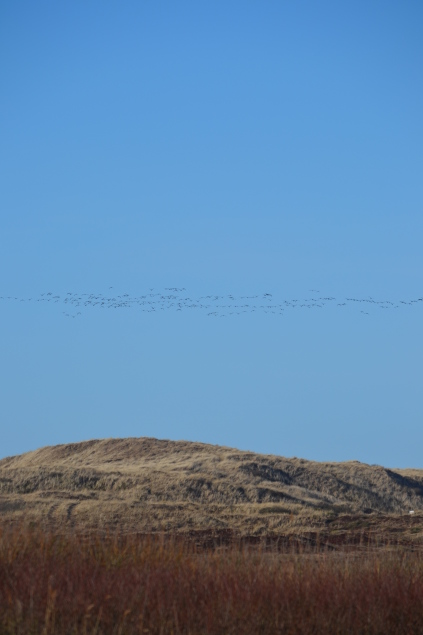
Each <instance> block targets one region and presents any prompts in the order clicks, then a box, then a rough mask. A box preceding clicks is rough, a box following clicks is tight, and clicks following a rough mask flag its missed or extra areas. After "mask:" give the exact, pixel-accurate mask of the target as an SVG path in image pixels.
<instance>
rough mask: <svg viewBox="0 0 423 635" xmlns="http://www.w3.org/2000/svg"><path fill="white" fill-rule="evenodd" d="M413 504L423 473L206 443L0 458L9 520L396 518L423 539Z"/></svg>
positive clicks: (141, 441)
mask: <svg viewBox="0 0 423 635" xmlns="http://www.w3.org/2000/svg"><path fill="white" fill-rule="evenodd" d="M409 509H414V510H415V511H416V512H419V511H422V512H423V471H422V470H409V471H407V470H388V469H385V468H383V467H380V466H369V465H364V464H361V463H358V462H355V461H352V462H348V463H317V462H312V461H305V460H303V459H297V458H290V459H288V458H284V457H278V456H272V455H261V454H257V453H253V452H242V451H239V450H235V449H232V448H226V447H220V446H213V445H208V444H202V443H190V442H184V441H165V440H158V439H150V438H135V439H105V440H93V441H86V442H81V443H75V444H67V445H59V446H52V447H46V448H41V449H39V450H36V451H34V452H28V453H26V454H23V455H20V456H16V457H9V458H7V459H3V460H2V461H0V513H1V517H2V519H3V521H5V522H19V520H21V519H24V518H25V519H26V520H33V521H36V522H38V521H39V520H40V519H42V520H43V522H44V523H45V524H49V525H52V526H53V525H61V526H68V527H70V528H71V527H74V526H80V525H81V526H86V527H91V528H100V527H110V528H113V527H119V528H120V530H121V531H134V530H137V531H144V532H155V531H180V532H186V531H188V530H192V529H198V530H204V529H207V530H208V529H215V530H216V531H218V530H223V529H225V528H230V529H233V530H236V531H238V532H240V533H244V534H268V533H269V532H270V533H272V532H273V533H298V531H300V529H303V530H304V529H307V530H308V531H314V530H318V529H322V528H323V527H327V526H329V525H330V524H332V526H334V527H335V526H336V523H337V522H338V524H339V522H341V520H340V519H342V518H344V519H347V520H345V522H344V525H345V523H346V525H348V524H349V525H351V524H354V522H355V523H356V529H357V528H360V527H359V526H360V523H361V529H362V530H363V531H364V530H367V529H369V530H371V528H372V526H373V524H374V523H375V522H377V524H378V525H379V524H380V523H381V522H382V523H383V518H384V515H390V516H392V515H393V516H395V518H396V520H395V522H397V523H399V525H398V527H399V528H401V530H402V531H407V532H408V534H409V536H410V538H419V537H420V534H419V531H420V530H419V527H420V520H418V519H417V516H416V518H414V519H412V520H410V519H408V518H407V519H404V515H405V514H407V513H408V510H409ZM354 517H356V520H355V521H354ZM376 517H377V520H375V519H376ZM348 519H349V520H348ZM411 523H413V524H411ZM350 528H351V527H350ZM341 529H342V528H341ZM344 529H345V527H344Z"/></svg>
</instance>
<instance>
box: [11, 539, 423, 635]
mask: <svg viewBox="0 0 423 635" xmlns="http://www.w3.org/2000/svg"><path fill="white" fill-rule="evenodd" d="M0 633H1V635H9V634H12V633H13V634H16V635H32V634H34V635H35V634H37V635H38V634H42V635H53V634H54V635H55V634H58V635H62V634H63V635H65V634H66V635H68V634H69V635H70V634H75V635H77V634H78V635H79V634H81V635H82V634H83V635H106V634H107V635H109V634H116V635H118V634H120V635H124V634H128V635H132V634H135V633H137V634H143V635H144V634H151V635H159V634H163V635H164V634H166V635H167V634H174V635H178V634H181V635H182V634H184V635H185V634H186V635H188V634H190V635H202V634H207V635H229V634H232V633H233V634H234V635H235V634H236V635H243V634H245V635H250V634H251V635H260V634H263V635H264V634H270V633H272V634H273V633H281V634H284V635H297V634H298V635H300V634H301V635H307V634H310V635H311V634H313V635H318V634H324V635H331V634H335V633H337V634H340V635H347V634H360V635H362V634H376V633H377V634H380V635H390V634H391V633H392V634H395V635H401V634H407V635H411V634H413V633H416V634H419V635H421V633H423V557H422V556H421V555H420V554H418V553H406V552H404V551H399V550H397V551H395V550H393V551H390V552H376V553H375V552H372V551H370V550H369V551H368V552H367V553H366V554H365V555H359V556H358V555H357V553H354V552H351V553H345V554H338V553H329V552H328V553H325V552H323V553H318V552H317V551H315V552H314V553H312V552H304V553H302V554H301V553H300V554H298V553H296V554H294V553H285V554H281V553H277V552H274V553H269V552H267V551H265V550H260V549H246V548H240V547H239V545H234V546H232V547H228V548H225V549H222V550H219V549H214V550H213V549H211V550H198V549H197V550H196V548H195V547H194V546H192V545H190V544H187V543H184V542H182V541H178V540H176V539H170V538H168V539H166V538H161V539H157V538H153V537H146V536H141V537H140V536H118V535H109V536H100V535H99V534H95V535H93V534H91V535H83V534H78V533H75V534H74V535H71V536H69V535H68V536H65V535H60V534H59V533H57V532H56V533H52V532H50V533H48V532H45V531H42V530H41V529H32V530H29V529H23V528H21V529H14V531H13V532H12V531H10V530H8V529H0Z"/></svg>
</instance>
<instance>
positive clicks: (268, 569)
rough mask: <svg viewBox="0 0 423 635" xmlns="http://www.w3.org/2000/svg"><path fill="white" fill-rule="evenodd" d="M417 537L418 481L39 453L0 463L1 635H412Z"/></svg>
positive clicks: (106, 452) (190, 446) (350, 467)
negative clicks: (336, 634)
mask: <svg viewBox="0 0 423 635" xmlns="http://www.w3.org/2000/svg"><path fill="white" fill-rule="evenodd" d="M411 509H412V510H414V514H412V515H410V514H409V511H410V510H411ZM422 537H423V474H422V471H420V470H389V469H385V468H383V467H380V466H369V465H365V464H361V463H358V462H355V461H353V462H348V463H316V462H311V461H305V460H302V459H297V458H291V459H287V458H283V457H277V456H270V455H260V454H255V453H252V452H241V451H238V450H234V449H231V448H224V447H219V446H211V445H207V444H200V443H189V442H182V441H181V442H173V441H161V440H157V439H145V438H140V439H107V440H101V441H87V442H82V443H78V444H69V445H63V446H53V447H48V448H42V449H40V450H37V451H35V452H29V453H27V454H24V455H21V456H17V457H9V458H7V459H3V460H1V461H0V633H1V635H3V634H4V635H9V634H12V633H13V634H19V635H33V634H34V635H35V634H38V633H40V634H41V633H42V634H44V635H48V634H51V635H54V634H56V633H57V634H58V635H59V634H60V635H61V634H66V635H67V634H75V635H77V634H78V635H79V634H84V635H88V634H89V635H94V634H95V635H109V634H115V633H116V634H118V633H120V634H121V635H124V634H126V633H127V634H128V635H130V634H133V633H137V634H138V633H151V634H167V633H169V634H170V633H173V634H190V635H201V634H203V633H204V634H206V633H207V634H216V635H217V634H219V635H221V634H222V635H225V634H229V633H234V634H240V635H242V634H244V633H245V635H249V634H250V633H251V634H253V633H254V634H256V633H257V634H260V633H262V634H271V633H281V634H285V633H286V634H302V633H304V634H309V633H310V634H311V633H313V634H319V633H322V634H323V633H324V634H327V635H331V634H332V633H338V634H340V635H343V634H349V633H351V634H352V633H354V634H356V633H357V634H358V633H360V634H362V633H363V634H364V633H369V634H370V633H371V634H373V633H378V634H381V635H382V634H383V635H389V634H390V633H392V634H394V633H395V634H398V635H400V634H402V633H404V634H406V633H407V634H408V633H410V634H412V633H416V634H417V633H418V634H421V633H423V541H422Z"/></svg>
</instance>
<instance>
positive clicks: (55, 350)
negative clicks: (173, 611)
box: [0, 0, 423, 468]
mask: <svg viewBox="0 0 423 635" xmlns="http://www.w3.org/2000/svg"><path fill="white" fill-rule="evenodd" d="M422 29H423V5H422V3H421V0H415V1H413V0H405V1H404V2H394V1H390V0H386V1H384V2H381V1H374V0H354V2H352V1H347V2H339V1H328V0H321V1H319V2H316V1H314V0H313V1H312V0H304V1H303V0H298V1H295V2H294V1H292V2H291V1H288V0H278V1H276V0H269V1H268V2H258V1H254V2H253V1H249V0H242V1H231V0H229V1H228V0H225V1H223V0H222V1H221V0H213V1H204V2H198V0H196V1H194V0H192V1H184V0H181V1H179V2H170V1H164V0H157V1H155V2H144V1H140V0H136V1H135V0H125V1H124V2H115V1H112V0H101V1H100V0H89V1H87V0H72V1H69V2H57V1H54V2H53V1H51V2H45V1H44V0H37V1H36V2H34V1H33V0H27V1H24V0H22V1H20V0H17V1H16V2H3V3H2V4H1V8H0V59H1V64H0V112H1V117H0V168H1V172H0V173H1V187H0V238H1V249H0V296H1V298H2V299H0V324H1V337H0V385H1V390H0V395H1V399H0V430H1V436H0V456H1V457H2V456H6V455H11V454H17V453H21V452H24V451H27V450H30V449H35V448H37V447H40V446H43V445H52V444H56V443H65V442H70V441H80V440H84V439H90V438H104V437H126V436H154V437H159V438H169V439H186V440H197V441H203V442H209V443H215V444H220V445H229V446H234V447H237V448H240V449H249V450H254V451H259V452H266V453H275V454H280V455H284V456H298V457H303V458H307V459H316V460H333V461H342V460H349V459H356V460H360V461H363V462H366V463H378V464H383V465H386V466H391V467H396V466H397V467H408V466H410V467H420V468H423V454H422V447H423V401H422V396H423V392H422V380H423V374H422V369H423V363H422V359H423V355H422V354H423V338H422V323H423V300H419V298H422V297H423V280H422V274H423V248H422V238H423V179H422V173H423V172H422V168H423V117H422V113H423V82H422V69H423V38H422ZM150 289H152V290H153V291H150ZM169 289H178V291H169ZM48 293H50V294H51V295H50V296H48V295H47V294H48ZM41 294H45V295H41ZM83 294H85V295H83ZM149 294H151V295H149ZM265 294H271V295H265ZM209 295H211V296H212V297H211V298H207V299H204V296H209ZM55 296H56V297H55ZM245 296H247V299H246V298H245ZM15 298H16V299H15ZM188 298H189V300H188ZM201 298H202V299H201ZM241 298H242V299H241ZM324 298H326V299H324ZM357 300H362V302H357ZM102 302H103V305H102V304H101V303H102ZM149 303H150V304H149ZM295 307H296V308H295ZM178 309H179V310H178Z"/></svg>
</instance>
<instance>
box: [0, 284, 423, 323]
mask: <svg viewBox="0 0 423 635" xmlns="http://www.w3.org/2000/svg"><path fill="white" fill-rule="evenodd" d="M309 293H310V294H312V295H311V296H310V297H308V298H305V299H304V298H303V299H298V298H297V299H291V300H286V299H285V300H282V299H278V298H277V297H275V296H273V294H271V293H261V294H256V295H242V296H235V295H232V294H225V295H214V294H211V295H204V296H201V297H198V298H197V297H194V296H192V297H191V295H190V294H188V292H187V290H186V289H185V288H179V287H168V288H165V289H164V290H161V291H160V290H157V289H149V290H148V292H146V293H144V294H143V295H137V296H135V295H130V294H128V293H124V294H119V295H118V294H115V293H114V291H113V287H109V289H108V292H107V294H106V295H104V294H102V293H74V292H71V291H68V292H67V293H65V294H62V295H58V294H55V293H53V292H52V291H48V292H46V293H41V294H40V295H39V296H37V297H31V298H23V297H16V296H0V302H31V303H45V304H48V303H50V304H51V305H53V304H57V305H59V306H60V307H61V308H62V309H63V310H62V314H63V315H64V316H65V317H67V318H79V317H81V316H82V315H83V313H84V312H85V311H86V310H87V309H94V308H95V309H103V310H104V309H128V308H138V309H139V310H141V311H144V312H147V313H158V312H161V311H186V310H188V309H191V310H193V309H196V310H197V311H198V312H201V313H204V314H206V315H207V316H210V317H219V318H222V317H229V316H233V315H242V314H245V313H270V314H273V315H284V314H285V312H286V311H290V310H293V309H308V310H310V309H315V310H320V309H323V308H324V307H329V306H333V307H339V308H341V309H344V308H345V307H347V306H355V307H358V309H359V311H360V313H362V314H364V315H370V313H369V310H370V309H373V308H377V309H399V308H402V307H405V306H416V305H418V304H419V303H420V302H423V297H420V298H415V299H413V300H398V301H396V302H393V301H391V300H376V299H374V298H372V297H367V298H343V299H342V300H339V299H337V298H334V297H332V296H323V295H322V294H321V292H320V291H319V290H317V289H310V290H309Z"/></svg>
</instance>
